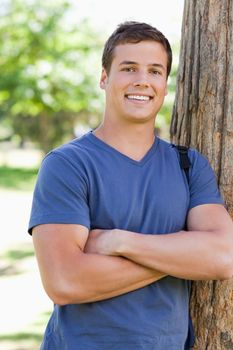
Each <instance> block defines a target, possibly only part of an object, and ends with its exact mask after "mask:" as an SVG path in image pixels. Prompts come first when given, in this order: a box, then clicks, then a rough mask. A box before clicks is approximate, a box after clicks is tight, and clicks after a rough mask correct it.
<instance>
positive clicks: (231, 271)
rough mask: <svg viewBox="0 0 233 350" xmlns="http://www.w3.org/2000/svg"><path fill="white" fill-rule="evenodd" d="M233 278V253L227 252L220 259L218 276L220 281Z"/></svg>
mask: <svg viewBox="0 0 233 350" xmlns="http://www.w3.org/2000/svg"><path fill="white" fill-rule="evenodd" d="M232 277H233V252H232V251H231V252H225V253H224V254H223V255H222V256H221V257H220V258H219V264H218V276H217V279H219V280H229V279H231V278H232Z"/></svg>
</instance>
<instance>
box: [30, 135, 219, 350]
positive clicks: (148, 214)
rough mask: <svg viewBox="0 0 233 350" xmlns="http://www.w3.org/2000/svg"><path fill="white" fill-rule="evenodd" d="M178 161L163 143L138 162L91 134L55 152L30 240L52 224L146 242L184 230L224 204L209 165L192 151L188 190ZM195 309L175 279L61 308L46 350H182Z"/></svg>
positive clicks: (43, 175)
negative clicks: (193, 215)
mask: <svg viewBox="0 0 233 350" xmlns="http://www.w3.org/2000/svg"><path fill="white" fill-rule="evenodd" d="M178 157H179V156H178V153H177V150H176V148H174V147H173V146H172V145H171V144H169V143H167V142H165V141H163V140H161V139H159V138H158V137H156V139H155V142H154V144H153V145H152V147H151V148H150V150H149V151H148V152H147V154H146V155H145V156H144V157H143V159H141V160H140V161H135V160H133V159H131V158H129V157H127V156H125V155H123V154H122V153H120V152H119V151H117V150H116V149H114V148H112V147H111V146H109V145H107V144H106V143H104V142H103V141H101V140H100V139H98V138H97V137H96V136H95V135H94V134H93V133H92V132H89V133H87V134H86V135H84V136H83V137H81V138H79V139H75V140H73V141H71V142H70V143H68V144H65V145H63V146H61V147H59V148H57V149H55V150H53V151H52V152H50V153H49V154H48V155H47V156H46V157H45V159H44V160H43V162H42V165H41V169H40V171H39V175H38V180H37V184H36V187H35V191H34V198H33V205H32V212H31V219H30V223H29V232H31V229H32V228H33V227H34V226H36V225H39V224H47V223H67V224H71V223H72V224H80V225H84V226H86V227H87V228H88V229H94V228H102V229H113V228H119V229H125V230H129V231H134V232H138V233H142V234H169V233H171V232H177V231H180V230H182V229H183V228H184V226H185V221H186V215H187V212H188V210H189V209H191V208H193V207H195V206H197V205H201V204H206V203H221V204H222V203H223V201H222V199H221V196H220V193H219V190H218V188H217V185H216V180H215V175H214V173H213V170H212V169H211V167H210V165H209V162H208V161H207V159H206V158H205V157H203V156H202V155H201V154H200V153H198V152H197V151H196V150H193V149H190V150H189V158H190V160H191V164H192V166H191V169H190V184H189V186H188V184H187V181H186V178H185V174H184V172H183V171H182V170H181V168H180V165H179V160H178ZM77 268H78V267H77ZM188 304H189V283H188V281H186V280H184V279H179V278H175V277H171V276H168V277H165V278H163V279H161V280H159V281H157V282H155V283H152V284H150V285H148V286H146V287H143V288H140V289H138V290H135V291H132V292H129V293H126V294H124V295H121V296H118V297H114V298H110V299H107V300H103V301H98V302H93V303H86V304H72V305H65V306H59V305H55V307H54V311H53V313H52V316H51V318H50V321H49V324H48V326H47V329H46V332H45V336H44V341H43V344H42V347H41V349H43V350H76V349H77V350H109V349H114V350H165V349H169V350H182V349H184V344H185V341H186V338H187V333H188V315H189V305H188Z"/></svg>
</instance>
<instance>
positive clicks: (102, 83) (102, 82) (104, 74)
mask: <svg viewBox="0 0 233 350" xmlns="http://www.w3.org/2000/svg"><path fill="white" fill-rule="evenodd" d="M107 82H108V75H107V72H106V70H105V69H104V68H102V73H101V77H100V88H101V89H103V90H105V87H106V84H107Z"/></svg>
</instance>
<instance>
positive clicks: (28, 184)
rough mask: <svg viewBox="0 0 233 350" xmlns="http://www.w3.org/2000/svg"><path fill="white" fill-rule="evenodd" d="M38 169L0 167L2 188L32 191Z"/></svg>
mask: <svg viewBox="0 0 233 350" xmlns="http://www.w3.org/2000/svg"><path fill="white" fill-rule="evenodd" d="M37 173H38V169H24V168H11V167H7V166H2V167H0V188H4V189H11V190H21V191H32V189H33V187H34V185H35V181H36V177H37Z"/></svg>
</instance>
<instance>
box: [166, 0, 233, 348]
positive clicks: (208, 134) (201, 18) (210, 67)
mask: <svg viewBox="0 0 233 350" xmlns="http://www.w3.org/2000/svg"><path fill="white" fill-rule="evenodd" d="M170 131H171V140H172V142H173V143H176V144H181V145H187V146H191V147H194V148H197V149H198V150H199V151H200V152H201V153H202V154H204V155H205V156H207V158H208V159H209V161H210V163H211V165H212V167H213V169H214V171H215V173H216V177H217V181H218V184H219V187H220V191H221V193H222V195H223V197H224V199H225V202H226V205H227V208H228V211H229V213H230V215H231V216H232V217H233V176H232V174H233V155H232V152H233V1H232V0H221V1H219V0H186V1H185V5H184V14H183V25H182V38H181V51H180V64H179V71H178V76H177V90H176V99H175V104H174V108H173V115H172V122H171V129H170ZM190 308H191V314H192V318H193V321H194V328H195V332H196V344H195V347H194V349H198V350H206V349H208V350H221V349H224V350H225V349H233V280H229V281H223V282H220V281H208V282H206V281H200V282H195V283H193V284H192V293H191V303H190Z"/></svg>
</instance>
